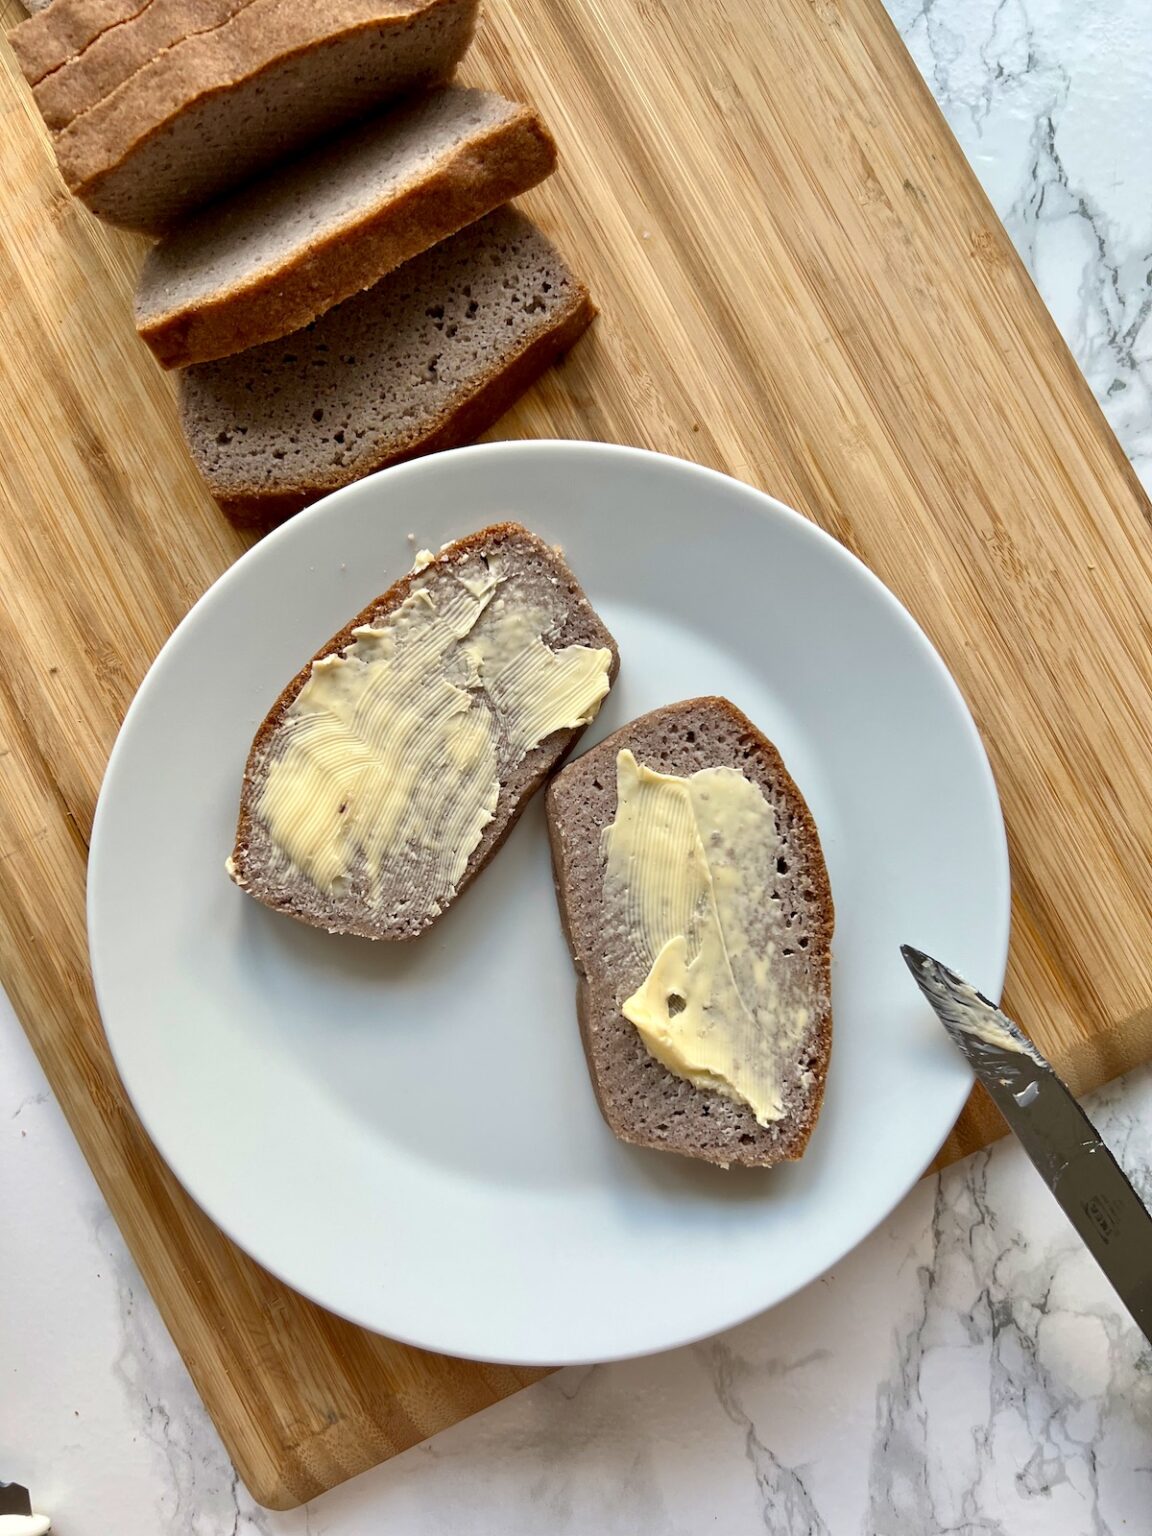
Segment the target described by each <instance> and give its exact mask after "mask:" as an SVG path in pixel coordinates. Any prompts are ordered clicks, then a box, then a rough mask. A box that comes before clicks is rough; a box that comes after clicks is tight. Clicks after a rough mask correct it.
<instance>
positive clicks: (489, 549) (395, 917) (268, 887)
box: [230, 523, 620, 940]
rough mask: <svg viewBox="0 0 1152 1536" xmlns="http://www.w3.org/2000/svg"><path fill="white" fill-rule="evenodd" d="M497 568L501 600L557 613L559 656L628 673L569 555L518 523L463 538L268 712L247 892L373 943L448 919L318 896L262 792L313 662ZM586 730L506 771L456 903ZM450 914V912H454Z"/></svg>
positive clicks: (243, 858) (254, 786) (247, 783)
mask: <svg viewBox="0 0 1152 1536" xmlns="http://www.w3.org/2000/svg"><path fill="white" fill-rule="evenodd" d="M492 561H494V562H496V563H497V564H498V565H499V567H500V569H501V571H502V573H506V574H507V576H508V579H507V581H506V582H505V583H504V585H503V587H502V588H501V592H502V594H504V595H506V596H507V597H508V599H509V600H510V601H512V602H515V603H521V602H522V603H524V604H525V605H526V606H529V607H532V608H534V609H537V610H541V609H542V610H543V611H544V612H545V613H547V614H549V615H550V616H551V620H552V622H551V625H550V627H549V629H548V630H547V631H546V633H545V635H544V639H545V640H546V642H547V644H548V645H549V646H550V647H551V648H552V649H553V650H559V649H561V648H562V647H564V646H569V645H582V646H589V647H592V648H594V649H597V650H599V649H601V648H605V649H607V650H609V651H610V652H611V653H612V660H611V664H610V666H609V671H608V677H609V682H610V683H611V682H614V681H615V679H616V674H617V672H618V670H619V666H620V657H619V652H618V651H617V649H616V642H615V641H614V640H613V638H612V636H611V635H610V634H609V633H608V630H607V629H606V628H605V627H604V625H603V624H602V623H601V621H600V619H599V617H598V616H597V614H596V613H595V611H594V610H593V608H592V605H591V604H590V603H589V601H588V599H587V598H586V597H585V595H584V593H583V591H582V590H581V587H580V584H579V582H578V581H577V580H576V577H575V576H574V575H573V574H572V572H571V570H569V568H568V566H567V565H566V564H565V562H564V560H563V559H562V558H561V556H560V554H559V553H558V552H557V551H556V550H555V549H553V548H551V547H550V546H549V545H547V544H545V543H544V541H543V540H542V539H539V538H537V537H536V535H535V534H533V533H529V532H528V530H527V529H526V528H522V527H521V526H520V525H519V524H518V523H497V524H494V525H493V526H491V527H488V528H482V529H481V530H480V531H479V532H478V533H474V534H471V535H469V536H468V537H467V538H463V539H458V540H457V541H456V542H455V543H453V544H450V545H448V546H447V548H445V549H443V550H441V552H440V553H439V554H438V555H437V556H436V557H435V559H434V560H433V561H432V562H431V564H430V565H428V566H426V567H425V568H424V569H423V570H421V571H418V572H417V571H414V572H411V573H410V574H408V575H406V576H403V577H402V578H401V579H400V580H399V581H397V582H396V583H394V585H392V586H391V587H389V588H388V590H387V592H385V593H384V594H383V596H382V597H379V598H377V599H376V600H375V601H374V602H372V603H369V604H368V606H367V608H365V609H364V610H363V612H361V613H359V614H357V615H356V617H355V618H354V619H353V620H351V622H350V623H349V624H347V625H346V626H345V627H344V628H343V629H342V630H341V631H340V632H339V634H337V635H334V636H333V637H332V639H331V640H329V641H328V643H327V644H326V645H324V646H322V647H321V648H320V650H319V651H318V652H317V653H316V655H315V656H314V657H313V658H312V660H311V661H309V662H308V663H307V664H306V665H305V666H304V667H302V668H301V670H300V671H299V672H298V673H297V674H296V676H295V677H294V678H293V679H292V681H291V682H290V683H289V684H288V686H287V687H286V688H285V689H284V691H283V693H281V695H280V697H279V698H278V699H277V700H276V702H275V704H274V705H273V706H272V708H271V710H270V711H269V713H268V715H267V717H266V719H265V720H264V723H263V724H262V725H261V727H260V729H259V730H258V731H257V733H256V738H255V740H254V741H253V743H252V750H251V753H250V754H249V757H248V763H247V766H246V768H245V770H244V784H243V789H242V792H241V799H240V815H239V821H238V824H237V828H236V846H235V848H234V849H233V851H232V859H231V866H230V873H231V874H232V878H233V879H234V880H235V881H236V883H237V885H239V886H240V887H241V888H242V889H243V890H246V891H247V892H248V893H249V894H250V895H252V896H254V897H255V898H256V899H257V900H258V901H262V902H263V903H264V904H265V905H266V906H269V907H273V908H275V909H276V910H277V911H279V912H284V913H287V914H288V915H289V916H290V917H295V918H298V919H300V921H301V922H305V923H310V924H311V925H312V926H313V927H317V928H324V929H327V930H329V931H330V932H338V933H353V934H359V935H360V936H361V937H364V938H370V939H397V940H403V939H414V938H416V937H418V936H419V935H420V934H421V933H423V932H425V931H426V930H427V928H428V927H429V926H430V925H431V923H432V922H433V921H435V918H436V916H439V915H440V914H439V913H437V914H433V915H432V916H428V915H427V914H419V913H417V914H415V915H413V914H411V913H410V912H406V911H405V910H404V901H405V896H406V893H405V892H404V891H394V892H391V893H390V898H389V902H388V903H387V904H386V905H384V906H383V907H381V906H379V905H378V904H377V905H374V904H373V903H371V902H370V901H368V900H367V899H366V896H365V892H364V889H363V884H362V883H361V884H360V885H357V884H356V883H355V881H353V882H352V883H351V884H350V887H349V889H348V891H347V893H346V894H344V895H334V894H332V893H330V892H327V891H323V890H320V889H318V888H317V887H316V886H315V885H314V884H313V883H312V882H311V881H309V880H308V879H307V877H306V876H305V875H303V874H301V873H300V872H299V871H295V872H294V873H292V874H290V875H285V873H284V871H283V867H282V866H283V860H282V859H278V858H277V855H276V850H275V847H274V845H273V843H272V840H271V838H270V836H269V834H268V830H267V828H266V827H265V826H264V825H263V824H262V822H261V821H260V819H259V816H258V814H257V810H256V807H257V804H258V800H259V791H260V788H261V786H262V784H263V782H264V776H265V774H266V771H267V765H268V762H269V759H270V757H271V756H272V755H273V754H275V752H276V749H277V740H276V737H277V730H278V728H279V726H280V725H281V723H282V722H283V720H284V716H285V714H286V713H287V711H288V709H289V707H290V706H291V704H292V702H293V701H294V700H295V698H296V696H297V694H298V693H299V692H300V690H301V688H303V686H304V684H305V683H306V682H307V681H308V679H309V677H310V676H311V671H312V663H313V662H314V661H319V660H320V659H321V657H324V656H331V655H333V654H335V653H336V652H339V651H342V650H343V649H344V647H345V646H347V645H349V644H351V642H352V640H353V638H354V636H353V632H354V631H355V630H356V629H357V628H359V626H360V625H362V624H373V623H379V621H380V620H381V619H382V618H383V616H384V615H385V614H388V613H391V612H393V611H394V610H395V609H397V608H399V606H400V604H401V603H402V602H403V601H404V600H405V598H406V597H408V596H409V594H410V593H411V592H412V591H413V589H414V588H416V587H417V586H419V587H422V588H428V589H429V590H430V591H431V594H432V596H433V598H435V596H436V592H437V589H438V588H440V587H441V586H442V585H444V584H454V583H455V577H454V576H453V574H452V572H453V571H454V570H457V569H460V568H461V567H465V568H469V567H473V566H478V567H479V568H482V562H492ZM583 730H584V727H583V726H577V727H575V728H574V729H569V730H559V731H554V732H553V733H552V734H551V735H550V736H547V737H545V738H544V740H543V741H542V742H540V744H539V745H538V746H536V747H533V748H532V749H531V750H530V751H528V753H527V754H526V755H525V756H523V757H522V758H521V759H520V760H519V762H518V763H514V764H510V765H509V766H508V767H507V769H506V770H504V771H503V772H502V774H501V786H500V797H499V800H498V802H497V805H496V811H495V815H494V817H493V819H492V820H491V821H490V822H489V823H488V825H487V826H486V827H485V828H484V830H483V832H482V834H481V837H480V841H479V843H478V844H477V845H476V847H475V848H474V849H473V850H472V853H471V856H470V857H469V860H468V864H467V867H466V868H465V871H464V874H463V876H462V878H461V879H460V881H459V882H458V884H457V886H456V890H455V893H454V895H453V897H452V900H453V901H454V900H455V899H456V898H457V897H458V896H459V895H460V893H461V892H462V891H463V890H464V889H465V888H466V887H467V886H468V885H470V884H471V882H472V881H473V880H474V879H475V878H476V876H477V875H478V874H479V873H480V871H481V870H482V869H483V868H484V866H485V865H486V864H487V863H488V861H489V859H491V857H492V855H493V854H494V853H495V852H496V851H497V849H498V848H499V847H500V845H501V844H502V843H503V842H504V840H505V838H506V837H507V836H508V834H509V832H511V830H512V828H513V826H514V825H515V823H516V821H517V820H518V819H519V817H520V813H521V812H522V811H523V809H524V807H525V805H526V804H527V802H528V800H529V799H530V798H531V797H532V795H534V794H535V793H536V791H537V790H538V789H539V788H540V786H541V785H542V784H543V783H544V781H545V779H546V778H547V776H548V774H549V773H551V772H552V770H553V769H554V768H555V767H556V765H557V764H558V763H560V762H561V761H563V759H564V757H565V756H566V754H567V753H568V752H569V751H570V750H571V748H572V747H573V745H574V744H575V742H576V741H577V740H578V739H579V737H580V735H581V734H582V732H583ZM445 910H446V908H445Z"/></svg>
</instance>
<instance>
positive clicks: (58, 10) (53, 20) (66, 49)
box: [8, 0, 149, 85]
mask: <svg viewBox="0 0 1152 1536" xmlns="http://www.w3.org/2000/svg"><path fill="white" fill-rule="evenodd" d="M148 4H149V0H50V3H49V0H25V9H26V10H28V11H30V12H31V13H32V14H31V15H30V16H29V17H28V19H27V20H26V21H21V22H19V23H17V25H16V26H14V27H13V28H12V29H11V31H10V32H9V33H8V41H9V42H10V43H11V44H12V51H13V53H14V54H15V55H16V62H17V63H18V64H19V65H20V69H21V72H22V73H23V76H24V78H25V80H27V82H28V84H29V85H35V84H36V82H37V81H38V80H43V78H44V76H45V75H49V74H51V73H52V71H53V70H54V69H59V68H60V67H61V65H63V64H67V62H68V61H69V59H71V58H72V57H73V56H74V55H76V54H79V53H82V52H83V51H84V49H85V48H87V47H88V46H89V45H90V44H91V43H94V42H95V41H96V39H97V38H98V37H100V36H101V35H102V34H103V33H104V32H105V31H106V30H107V29H108V28H109V27H116V26H120V25H121V23H123V22H125V21H130V20H131V19H132V17H133V16H136V15H138V14H139V13H140V12H141V11H142V10H143V9H144V7H145V6H146V5H148Z"/></svg>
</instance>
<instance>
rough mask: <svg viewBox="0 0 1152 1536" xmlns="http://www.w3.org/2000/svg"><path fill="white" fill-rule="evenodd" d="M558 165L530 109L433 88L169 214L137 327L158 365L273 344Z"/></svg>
mask: <svg viewBox="0 0 1152 1536" xmlns="http://www.w3.org/2000/svg"><path fill="white" fill-rule="evenodd" d="M155 3H157V4H159V3H160V0H155ZM555 165H556V146H555V144H554V143H553V140H552V136H551V135H550V134H549V132H548V130H547V129H546V128H545V127H544V124H543V123H542V122H541V120H540V118H539V116H538V115H537V113H535V112H534V111H532V110H531V108H529V107H523V106H519V105H516V104H514V103H513V102H510V101H505V99H504V98H503V97H502V96H497V95H494V94H493V93H492V92H490V91H475V90H465V89H463V88H462V87H456V86H446V87H443V88H441V89H439V90H436V91H433V92H431V93H429V94H428V95H426V96H423V97H421V98H419V99H418V100H416V101H415V102H414V103H413V104H411V105H410V106H407V107H401V108H399V109H397V110H395V111H393V112H389V113H386V114H384V115H383V116H382V117H380V118H377V119H374V120H373V121H372V122H371V123H369V124H367V125H365V126H362V127H359V128H355V129H353V130H351V131H350V132H348V133H345V134H343V135H342V136H340V137H339V138H338V139H335V140H331V141H329V142H328V143H327V144H325V145H322V146H321V147H320V148H319V149H317V150H315V151H314V152H313V153H312V154H310V155H307V156H305V157H304V158H303V159H300V160H296V161H293V162H290V163H289V164H288V165H287V166H286V167H284V168H283V169H282V170H278V171H274V172H271V173H270V174H269V175H268V176H266V177H265V178H264V179H263V180H261V181H258V182H256V183H254V184H253V185H251V186H248V187H245V188H243V189H242V190H241V191H240V192H238V193H235V194H233V196H232V197H230V198H228V199H226V200H225V201H224V202H222V203H217V204H214V205H213V206H212V207H211V208H209V209H207V210H206V211H205V212H204V213H202V214H200V215H198V216H196V217H194V218H192V219H190V220H188V221H187V222H185V223H183V224H180V225H177V226H176V228H175V229H174V230H173V231H172V232H171V233H170V234H169V235H168V236H167V237H166V238H165V239H163V240H161V241H160V242H159V244H157V245H156V246H154V247H153V248H152V250H151V252H150V253H149V255H148V257H147V259H146V260H145V263H144V269H143V271H142V273H141V276H140V282H139V284H138V286H137V290H136V327H137V330H138V331H139V332H140V335H141V336H142V337H143V338H144V340H145V341H146V342H147V343H148V345H149V346H150V347H151V348H152V351H153V352H154V353H155V354H156V356H157V358H158V359H159V360H160V362H161V363H162V364H163V365H164V366H165V367H166V368H174V367H186V366H188V365H189V364H190V363H199V362H206V361H210V360H212V359H214V358H218V357H228V356H229V355H231V354H232V353H234V352H240V351H243V350H244V349H245V348H247V347H253V346H257V345H259V344H260V343H262V342H266V341H274V340H276V339H277V338H278V337H281V336H285V335H287V334H288V333H289V332H291V331H295V330H299V329H300V327H302V326H304V325H307V324H308V323H309V322H310V321H312V320H315V319H316V318H317V317H318V316H319V315H322V314H324V313H325V312H326V311H327V310H329V309H331V308H332V307H333V306H334V305H336V304H339V303H340V302H341V301H342V300H344V299H347V298H350V297H351V296H352V295H353V294H356V293H359V292H361V290H363V289H365V288H368V287H371V285H372V284H373V283H375V282H377V281H379V279H380V278H381V277H383V276H385V275H386V274H387V273H389V272H391V271H393V269H394V268H396V267H398V266H400V265H401V263H402V262H405V261H407V260H409V258H411V257H413V256H417V255H419V254H420V252H421V251H425V250H427V249H428V248H429V247H430V246H433V245H436V244H437V243H438V242H439V241H441V240H443V239H445V238H446V237H447V236H448V235H452V234H455V233H456V231H457V230H459V229H462V228H463V227H464V226H465V225H467V224H471V223H473V222H474V221H475V220H476V219H479V218H481V217H482V216H483V215H484V214H486V213H489V212H491V211H492V210H493V209H494V208H497V207H498V206H499V205H500V204H501V203H505V202H507V201H508V200H509V198H512V197H515V196H516V195H517V194H519V193H520V192H524V191H526V190H527V189H528V188H529V187H531V186H534V185H535V184H536V183H537V182H539V181H542V180H543V179H544V177H545V176H548V175H550V174H551V172H552V171H553V170H554V169H555Z"/></svg>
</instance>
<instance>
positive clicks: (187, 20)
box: [32, 0, 251, 132]
mask: <svg viewBox="0 0 1152 1536" xmlns="http://www.w3.org/2000/svg"><path fill="white" fill-rule="evenodd" d="M250 4H251V0H149V4H148V5H146V6H145V7H144V9H143V10H142V11H141V12H139V14H138V15H136V16H134V17H132V18H131V19H130V20H128V21H126V22H124V23H122V24H121V25H119V26H115V27H110V28H107V29H106V30H105V31H103V32H102V33H101V34H100V36H99V37H97V38H95V39H94V40H93V41H92V42H91V43H90V44H89V46H88V47H87V48H85V49H83V51H82V52H80V53H77V54H74V55H73V57H72V58H70V59H68V60H67V61H66V62H65V63H64V64H62V65H61V67H60V68H59V69H56V70H53V71H52V73H51V74H50V75H47V76H45V78H44V79H42V80H41V81H39V83H38V84H37V85H35V86H34V87H33V92H32V94H33V95H34V96H35V98H36V105H37V106H38V107H39V108H40V116H41V117H42V118H43V119H44V121H45V122H46V123H47V124H48V127H49V128H51V129H52V130H53V131H54V132H55V131H58V130H59V129H62V128H65V127H67V125H68V124H69V123H70V122H71V121H72V119H73V118H74V117H79V116H80V114H81V113H82V112H87V111H88V110H89V109H90V108H92V107H94V106H95V105H96V103H97V102H98V101H101V100H102V99H103V98H104V97H105V96H107V95H110V94H111V92H112V91H114V90H115V89H116V87H117V86H118V85H123V83H124V81H125V80H127V79H128V78H129V77H130V76H132V75H134V74H135V73H136V71H137V70H138V69H143V68H144V66H145V64H148V63H150V62H151V61H152V60H153V59H155V58H157V57H158V56H159V55H160V54H161V53H163V52H164V50H165V49H166V48H171V47H173V46H174V45H175V44H176V43H179V42H183V41H184V39H185V38H189V37H194V36H195V35H196V33H197V32H210V31H211V30H212V28H213V27H219V26H222V25H223V24H224V23H225V22H226V21H229V20H230V19H231V18H232V17H233V16H234V15H235V14H236V12H237V11H239V10H242V9H243V7H244V6H246V5H250Z"/></svg>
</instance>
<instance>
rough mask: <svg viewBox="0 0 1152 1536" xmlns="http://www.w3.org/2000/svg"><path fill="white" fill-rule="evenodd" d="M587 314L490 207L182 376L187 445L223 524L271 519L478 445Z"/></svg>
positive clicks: (545, 252)
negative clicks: (384, 272)
mask: <svg viewBox="0 0 1152 1536" xmlns="http://www.w3.org/2000/svg"><path fill="white" fill-rule="evenodd" d="M594 314H595V310H594V308H593V306H592V301H591V299H590V298H589V296H588V292H587V289H586V288H585V287H584V285H583V283H581V282H580V281H579V279H578V278H576V277H575V276H574V275H573V274H572V273H571V272H570V271H569V269H568V268H567V266H566V265H565V264H564V261H563V260H562V258H561V257H560V255H559V254H558V253H557V251H556V249H555V248H554V247H553V246H552V244H551V243H550V242H549V241H548V240H547V239H546V238H545V237H544V236H543V235H542V234H541V233H540V231H539V230H537V229H535V228H534V227H533V225H532V224H530V223H529V222H528V220H527V219H526V218H524V217H523V215H522V214H520V213H518V212H516V210H515V209H513V208H510V207H505V208H499V209H497V210H496V212H495V213H491V214H489V215H488V216H487V217H486V218H484V219H481V220H479V221H478V222H477V223H475V224H471V225H469V226H468V228H467V229H464V230H461V231H460V233H459V234H457V235H453V236H452V237H451V239H449V240H445V241H444V242H443V243H442V244H440V245H437V246H434V247H433V248H432V249H431V250H429V251H425V252H424V253H423V254H422V255H420V256H417V257H416V258H415V259H414V260H412V261H409V262H406V263H405V265H404V266H402V267H400V268H398V269H397V270H396V271H395V272H393V273H391V274H390V275H389V276H388V277H385V278H384V279H382V281H381V282H379V283H377V284H376V285H375V287H373V288H370V289H369V290H368V291H367V292H366V293H362V294H359V295H358V296H357V297H356V298H353V299H348V300H347V301H346V302H345V303H343V304H341V305H339V306H338V307H337V308H335V309H332V310H329V312H328V313H327V314H326V315H324V316H323V317H322V318H321V319H319V320H317V321H316V322H315V323H314V324H313V325H310V326H307V327H306V328H305V329H304V330H302V331H296V332H294V333H293V334H292V335H291V336H286V337H284V338H283V340H281V341H276V342H269V343H268V344H267V345H265V346H262V347H254V348H253V349H252V350H251V351H249V352H241V353H239V354H238V355H237V356H235V357H229V358H223V359H221V360H220V361H219V362H215V363H204V364H201V365H200V366H198V367H195V368H189V369H188V370H187V371H186V372H184V373H183V374H182V375H181V378H180V394H181V412H182V419H183V425H184V432H185V436H186V437H187V439H188V444H189V447H190V449H191V452H192V457H193V458H194V460H195V461H196V464H197V466H198V467H199V469H200V471H201V473H202V474H203V475H204V477H205V479H206V480H207V482H208V485H209V488H210V490H211V491H212V494H213V495H214V496H215V497H216V499H217V500H218V501H219V502H220V504H221V506H223V507H224V508H225V510H226V511H228V512H229V513H230V514H231V515H232V516H234V517H236V518H238V519H240V520H243V521H249V522H256V523H261V524H267V523H269V522H274V521H277V520H280V519H283V518H285V517H287V516H290V515H291V514H292V513H293V512H297V511H299V510H300V508H301V507H303V506H307V504H308V503H309V502H311V501H315V500H316V499H317V498H318V497H320V496H323V495H325V494H326V493H327V492H329V491H333V490H336V489H337V488H338V487H340V486H342V485H347V484H348V483H349V481H352V480H358V479H360V478H361V477H362V476H364V475H366V474H369V473H370V472H371V471H372V470H375V469H382V468H383V467H385V466H386V465H388V464H395V463H399V462H400V461H401V460H403V459H407V458H413V457H415V456H416V455H417V454H421V453H430V452H433V451H434V450H437V449H440V448H450V447H455V446H458V445H459V444H461V443H466V442H469V441H471V440H472V439H473V438H475V437H477V436H478V435H479V434H480V433H481V432H482V431H484V430H485V429H486V428H487V427H489V426H490V425H491V424H492V422H493V421H495V420H496V419H497V417H499V416H500V415H501V414H502V413H503V412H504V411H505V410H506V409H507V408H508V406H509V405H511V403H512V402H513V400H514V399H515V398H516V397H517V396H518V395H519V394H520V393H521V392H522V391H523V390H525V389H526V388H527V387H528V386H529V385H530V384H531V383H532V382H533V381H534V380H535V379H536V378H537V377H539V375H540V374H541V373H542V372H543V371H544V369H545V368H546V367H547V366H548V365H549V364H550V363H551V362H553V361H555V359H556V357H557V356H558V355H559V354H560V353H562V352H564V351H566V350H567V348H568V347H569V346H571V344H572V343H573V342H574V341H575V340H576V339H577V337H578V336H579V335H580V334H581V332H582V331H583V330H584V329H585V328H586V327H587V326H588V324H589V322H590V321H591V319H592V317H593V315H594Z"/></svg>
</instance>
